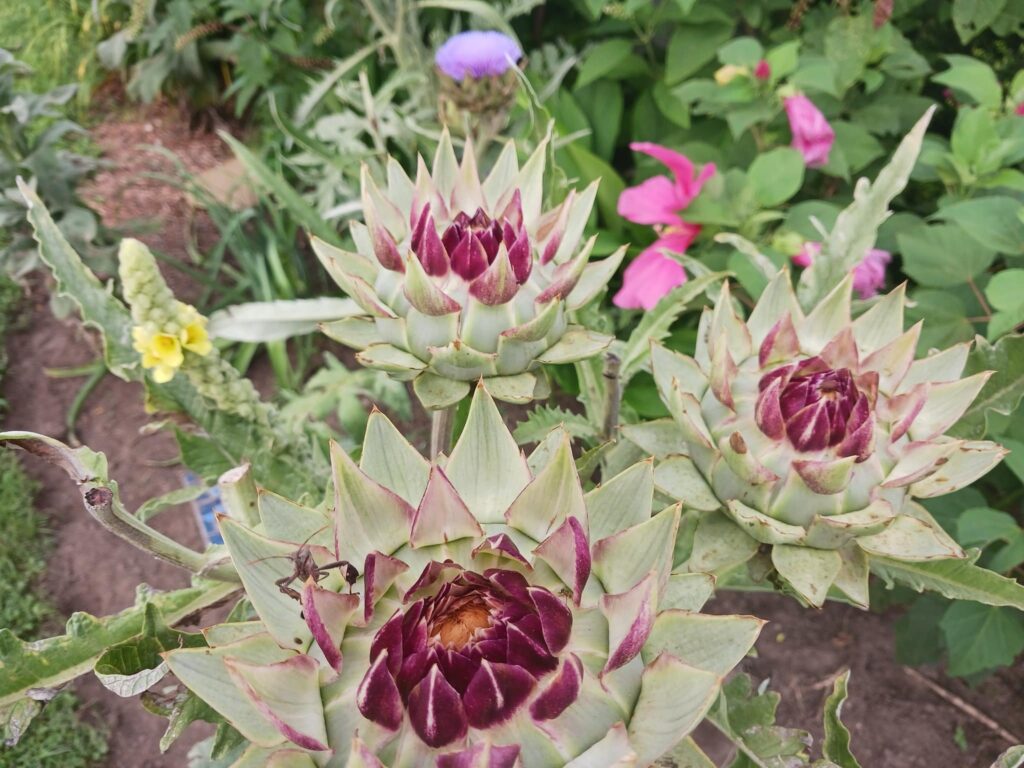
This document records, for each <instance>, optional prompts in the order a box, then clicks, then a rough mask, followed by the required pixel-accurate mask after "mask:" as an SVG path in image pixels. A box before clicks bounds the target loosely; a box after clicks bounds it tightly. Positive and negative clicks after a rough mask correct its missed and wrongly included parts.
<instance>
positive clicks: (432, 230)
mask: <svg viewBox="0 0 1024 768" xmlns="http://www.w3.org/2000/svg"><path fill="white" fill-rule="evenodd" d="M424 211H425V212H426V213H427V215H426V217H424V218H425V224H424V225H423V227H422V229H420V228H417V232H418V233H419V234H420V236H421V239H420V242H419V244H418V246H416V247H415V248H413V250H414V251H415V253H416V256H417V258H419V260H420V264H422V265H423V271H424V272H426V273H427V274H428V275H430V276H431V277H444V276H445V275H447V274H448V254H447V253H446V252H445V250H444V243H442V242H441V237H440V235H438V234H437V227H436V226H435V225H434V217H433V216H431V215H430V212H429V210H428V209H426V208H424ZM424 218H421V221H423V220H424Z"/></svg>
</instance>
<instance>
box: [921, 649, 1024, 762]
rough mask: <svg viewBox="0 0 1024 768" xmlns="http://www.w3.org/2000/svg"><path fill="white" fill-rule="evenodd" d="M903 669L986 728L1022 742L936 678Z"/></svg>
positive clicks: (1011, 740)
mask: <svg viewBox="0 0 1024 768" xmlns="http://www.w3.org/2000/svg"><path fill="white" fill-rule="evenodd" d="M903 671H904V672H906V673H907V674H908V675H910V676H911V677H912V678H914V679H915V680H917V681H918V682H920V683H924V684H925V685H926V686H927V687H928V688H929V689H931V691H932V692H933V693H934V694H936V695H937V696H940V697H941V698H943V699H945V700H946V701H948V702H949V703H950V704H952V705H953V706H954V707H956V708H957V709H959V710H960V711H961V712H963V713H964V714H965V715H968V716H969V717H972V718H974V719H975V720H976V721H978V722H979V723H981V724H982V725H984V726H985V727H986V728H988V729H989V730H990V731H992V732H993V733H997V734H999V736H1001V737H1002V738H1003V739H1005V740H1006V741H1008V742H1009V743H1010V744H1020V743H1021V739H1019V738H1018V737H1016V736H1014V735H1013V734H1012V733H1010V732H1009V731H1008V730H1006V729H1005V728H1003V726H1001V725H1000V724H999V723H997V722H996V721H995V720H993V719H992V718H991V717H989V716H988V715H986V714H985V713H984V712H981V711H980V710H978V709H977V708H976V707H973V706H971V705H970V704H968V703H967V702H966V701H964V700H963V699H961V698H960V697H959V696H957V695H956V694H955V693H953V692H952V691H948V690H946V689H945V688H943V687H942V686H941V685H939V684H938V683H936V682H935V681H934V680H929V679H928V678H927V677H925V676H924V675H922V674H921V673H920V672H918V671H917V670H916V669H910V668H909V667H904V668H903Z"/></svg>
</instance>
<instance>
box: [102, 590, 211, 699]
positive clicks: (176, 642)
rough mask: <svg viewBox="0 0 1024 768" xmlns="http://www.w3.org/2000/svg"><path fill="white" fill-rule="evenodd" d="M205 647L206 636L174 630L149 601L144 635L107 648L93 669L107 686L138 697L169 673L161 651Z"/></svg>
mask: <svg viewBox="0 0 1024 768" xmlns="http://www.w3.org/2000/svg"><path fill="white" fill-rule="evenodd" d="M204 647H206V639H205V638H204V637H203V635H201V634H198V633H192V632H178V631H176V630H173V629H171V628H170V627H168V626H167V624H166V623H165V622H164V619H163V617H162V616H161V615H160V611H159V609H158V608H157V607H156V606H155V605H153V604H152V603H149V604H147V605H146V607H145V614H144V619H143V623H142V634H141V635H139V636H138V637H136V638H133V639H131V640H128V641H126V642H123V643H118V644H117V645H114V646H111V647H110V648H108V649H107V650H106V651H105V652H104V653H103V655H102V656H100V658H99V660H98V661H97V662H96V666H95V667H94V668H93V671H94V672H95V673H96V677H98V678H99V681H100V682H101V683H103V685H104V687H106V688H107V689H108V690H110V691H113V692H114V693H116V694H117V695H118V696H122V697H129V696H138V695H139V694H140V693H142V692H143V691H145V690H146V689H148V688H151V687H152V686H153V685H155V684H156V683H157V682H159V681H160V680H161V679H162V678H163V677H164V675H166V674H167V663H166V662H165V661H164V660H163V657H162V656H161V654H162V653H164V652H165V651H170V650H173V649H174V648H204Z"/></svg>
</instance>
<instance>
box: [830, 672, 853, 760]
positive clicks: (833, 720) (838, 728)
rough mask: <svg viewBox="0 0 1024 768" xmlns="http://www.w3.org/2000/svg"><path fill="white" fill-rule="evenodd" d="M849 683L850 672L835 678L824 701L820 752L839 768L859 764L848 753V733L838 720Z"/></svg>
mask: <svg viewBox="0 0 1024 768" xmlns="http://www.w3.org/2000/svg"><path fill="white" fill-rule="evenodd" d="M849 682H850V670H846V671H845V672H843V674H841V675H839V677H837V678H836V680H835V683H834V684H833V686H832V693H831V694H829V697H828V698H827V699H826V700H825V740H824V742H823V743H822V747H821V751H822V754H824V756H825V757H826V758H827V759H829V760H831V761H832V762H833V763H835V764H836V765H838V766H840V768H860V763H858V762H857V758H855V757H854V756H853V753H852V752H851V751H850V731H849V729H848V728H847V727H846V726H845V725H843V721H842V720H840V719H839V715H840V713H841V711H842V708H843V702H845V701H846V695H847V692H846V687H847V684H848V683H849Z"/></svg>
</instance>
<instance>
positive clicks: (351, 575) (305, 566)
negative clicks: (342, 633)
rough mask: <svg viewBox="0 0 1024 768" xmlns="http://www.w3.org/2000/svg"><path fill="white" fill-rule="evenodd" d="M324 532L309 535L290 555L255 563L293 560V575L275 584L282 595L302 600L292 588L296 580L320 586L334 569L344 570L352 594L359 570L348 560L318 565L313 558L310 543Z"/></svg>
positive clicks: (267, 558) (314, 532)
mask: <svg viewBox="0 0 1024 768" xmlns="http://www.w3.org/2000/svg"><path fill="white" fill-rule="evenodd" d="M322 530H324V529H323V528H320V529H319V530H316V531H313V533H311V534H309V536H308V537H307V539H306V540H305V541H304V542H302V544H300V545H299V548H298V549H297V550H295V551H294V552H293V553H292V554H290V555H271V556H269V557H264V558H261V559H260V560H256V561H254V562H261V561H262V560H272V559H274V558H278V557H283V558H286V559H288V560H291V562H292V565H293V566H294V568H293V569H292V572H291V574H289V575H288V576H282V577H281V578H280V579H277V580H276V581H275V582H274V584H275V585H276V586H277V588H278V589H280V590H281V592H282V594H285V595H288V597H290V598H292V599H293V600H296V601H300V600H301V595H299V592H298V590H295V589H293V588H292V587H291V586H290V585H291V583H292V582H293V581H295V580H296V579H298V580H299V581H302V582H305V581H306V580H307V579H313V581H315V582H316V583H317V584H319V583H320V582H321V581H323V580H324V579H326V578H327V575H328V573H327V572H328V571H330V570H333V569H334V568H339V569H344V570H343V571H342V573H343V576H344V578H345V583H346V584H348V591H349V593H350V594H351V592H352V587H354V586H355V583H356V581H357V580H358V579H359V570H358V569H357V568H356V567H355V566H354V565H352V563H350V562H349V561H348V560H335V561H334V562H330V563H325V564H324V565H318V564H317V562H316V559H315V558H314V557H313V548H312V547H310V546H309V541H310V539H312V538H313V537H314V536H316V535H317V534H318V533H320V531H322Z"/></svg>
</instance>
